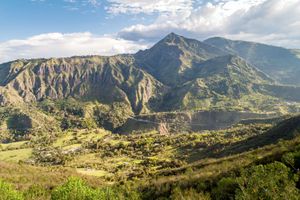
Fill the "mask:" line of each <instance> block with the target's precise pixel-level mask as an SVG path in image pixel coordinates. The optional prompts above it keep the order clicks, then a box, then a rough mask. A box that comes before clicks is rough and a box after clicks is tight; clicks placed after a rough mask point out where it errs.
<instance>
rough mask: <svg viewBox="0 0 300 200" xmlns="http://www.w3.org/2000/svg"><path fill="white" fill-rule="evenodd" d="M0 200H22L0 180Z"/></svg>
mask: <svg viewBox="0 0 300 200" xmlns="http://www.w3.org/2000/svg"><path fill="white" fill-rule="evenodd" d="M0 200H23V196H22V195H21V194H20V193H18V192H17V191H16V190H14V189H13V188H12V186H11V185H10V184H7V183H5V182H4V181H2V180H0Z"/></svg>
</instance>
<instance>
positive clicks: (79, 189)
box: [51, 178, 101, 200]
mask: <svg viewBox="0 0 300 200" xmlns="http://www.w3.org/2000/svg"><path fill="white" fill-rule="evenodd" d="M100 196H101V194H100V192H99V191H98V190H95V189H93V188H91V187H89V186H88V185H87V184H86V183H85V182H84V181H83V180H81V179H78V178H70V179H69V180H68V181H67V182H66V183H65V184H63V185H61V186H58V187H57V188H56V189H55V190H54V191H53V192H52V194H51V199H52V200H99V199H101V198H100Z"/></svg>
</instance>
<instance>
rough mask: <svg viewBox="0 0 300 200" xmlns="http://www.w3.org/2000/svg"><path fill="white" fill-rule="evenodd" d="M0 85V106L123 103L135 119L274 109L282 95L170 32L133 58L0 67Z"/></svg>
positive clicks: (228, 56) (237, 64) (245, 67)
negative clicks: (65, 101) (148, 115)
mask: <svg viewBox="0 0 300 200" xmlns="http://www.w3.org/2000/svg"><path fill="white" fill-rule="evenodd" d="M0 78H1V81H0V102H1V104H2V105H6V104H10V103H13V104H18V103H22V102H36V101H42V100H43V99H53V100H56V99H65V98H69V97H73V98H75V99H78V100H82V101H94V100H96V101H100V102H102V103H105V104H111V103H112V102H123V103H125V104H127V105H128V106H130V107H131V109H132V110H133V111H134V112H135V113H136V114H141V113H149V112H159V111H170V110H171V111H174V110H178V109H179V110H186V109H188V110H194V109H198V110H210V109H219V108H222V109H225V110H226V109H237V110H251V111H266V109H265V107H266V106H265V104H266V102H267V104H271V105H273V104H275V105H278V103H280V102H282V101H284V98H285V96H289V95H286V94H285V95H281V94H277V93H280V91H282V89H281V90H278V89H274V88H272V91H271V92H270V91H269V88H270V87H267V86H270V85H276V84H274V81H273V79H272V78H271V77H270V76H268V75H267V74H265V73H264V72H262V71H260V70H258V69H257V68H255V67H254V66H253V65H251V64H250V63H249V62H247V61H246V60H244V59H243V58H242V57H238V56H236V55H234V52H231V51H228V50H226V49H222V48H221V49H219V48H217V47H214V46H212V45H209V44H207V41H206V43H203V42H200V41H197V40H194V39H187V38H184V37H183V36H179V35H176V34H174V33H171V34H169V35H168V36H166V37H165V38H164V39H162V40H161V41H159V42H158V43H157V44H155V45H154V46H153V47H152V48H150V49H148V50H145V51H140V52H138V53H136V54H134V55H118V56H110V57H102V56H83V57H71V58H59V59H54V58H53V59H31V60H17V61H13V62H9V63H4V64H2V65H0ZM263 86H265V87H263ZM282 87H285V86H282ZM292 91H293V93H294V92H295V91H300V89H299V88H297V87H296V88H294V89H293V90H292ZM257 99H258V100H259V101H258V102H255V100H257ZM293 99H298V97H297V96H296V97H293ZM261 105H264V106H261ZM269 107H270V106H269ZM255 108H256V109H255ZM267 109H270V108H267Z"/></svg>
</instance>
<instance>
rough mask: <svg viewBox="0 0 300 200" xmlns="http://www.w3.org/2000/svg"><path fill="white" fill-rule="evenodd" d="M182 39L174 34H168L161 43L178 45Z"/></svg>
mask: <svg viewBox="0 0 300 200" xmlns="http://www.w3.org/2000/svg"><path fill="white" fill-rule="evenodd" d="M183 39H184V37H182V36H180V35H177V34H176V33H173V32H171V33H169V34H168V35H167V36H166V37H164V38H163V39H162V40H161V42H168V43H180V41H182V40H183Z"/></svg>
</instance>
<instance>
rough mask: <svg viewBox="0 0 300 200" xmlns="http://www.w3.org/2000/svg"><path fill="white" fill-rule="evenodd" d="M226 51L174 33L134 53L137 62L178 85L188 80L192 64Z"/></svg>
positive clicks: (159, 76)
mask: <svg viewBox="0 0 300 200" xmlns="http://www.w3.org/2000/svg"><path fill="white" fill-rule="evenodd" d="M226 54H227V53H226V52H223V51H222V50H220V49H218V48H215V47H213V46H211V45H207V44H205V43H202V42H200V41H198V40H194V39H188V38H184V37H183V36H179V35H176V34H174V33H171V34H169V35H167V36H166V37H165V38H164V39H162V40H161V41H159V42H158V43H157V44H155V45H154V46H153V47H151V48H150V49H147V50H144V51H139V52H138V53H136V54H135V55H134V57H135V58H136V61H137V63H138V64H139V65H140V66H141V67H142V68H143V69H145V70H146V71H148V72H149V73H150V74H152V75H153V76H154V77H156V78H157V79H158V80H159V81H161V82H162V83H164V84H166V85H170V86H176V85H178V84H182V83H184V82H186V81H187V80H188V79H189V77H188V78H186V76H189V74H190V72H191V68H192V67H193V66H194V65H196V64H198V63H201V62H203V61H206V60H208V59H211V58H214V57H217V56H223V55H226Z"/></svg>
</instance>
